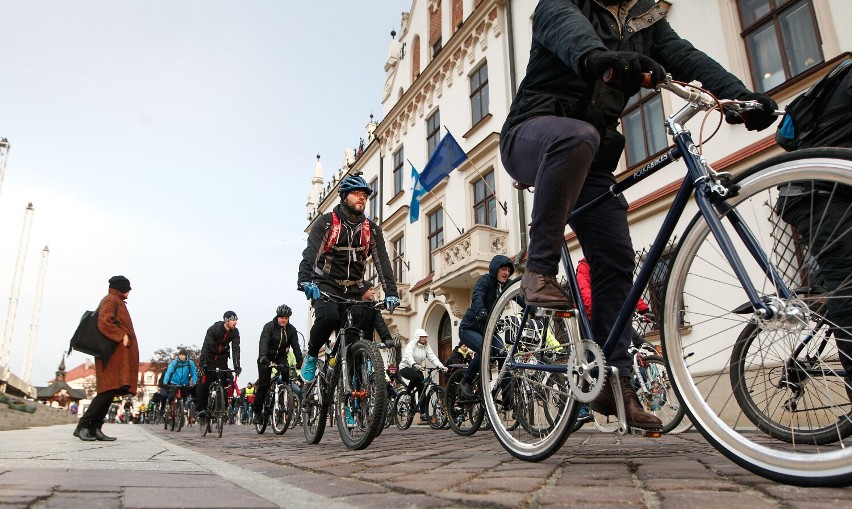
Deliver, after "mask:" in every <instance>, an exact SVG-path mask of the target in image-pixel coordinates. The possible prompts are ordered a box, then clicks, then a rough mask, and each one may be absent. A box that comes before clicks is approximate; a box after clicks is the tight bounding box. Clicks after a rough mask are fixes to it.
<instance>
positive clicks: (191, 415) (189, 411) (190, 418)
mask: <svg viewBox="0 0 852 509" xmlns="http://www.w3.org/2000/svg"><path fill="white" fill-rule="evenodd" d="M196 420H197V417H196V415H195V404H193V403H192V401H189V402H188V403H187V405H186V425H187V427H190V428H191V427H193V426H195V421H196Z"/></svg>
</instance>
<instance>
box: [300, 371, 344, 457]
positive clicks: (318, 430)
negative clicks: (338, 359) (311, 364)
mask: <svg viewBox="0 0 852 509" xmlns="http://www.w3.org/2000/svg"><path fill="white" fill-rule="evenodd" d="M335 371H336V370H335ZM335 378H336V377H335V376H334V371H333V372H332V375H331V380H328V381H326V379H325V374H324V373H323V370H320V368H319V366H317V377H316V378H315V379H314V381H313V383H311V384H309V386H307V388H305V389H303V390H304V391H305V392H304V398H303V399H302V428H304V432H305V440H306V441H307V442H308V443H309V444H318V443H320V440H322V436H323V434H324V433H325V426H326V424H327V423H328V408H329V406H330V405H331V401H329V399H330V398H331V391H330V390H329V386H330V387H334V386H335Z"/></svg>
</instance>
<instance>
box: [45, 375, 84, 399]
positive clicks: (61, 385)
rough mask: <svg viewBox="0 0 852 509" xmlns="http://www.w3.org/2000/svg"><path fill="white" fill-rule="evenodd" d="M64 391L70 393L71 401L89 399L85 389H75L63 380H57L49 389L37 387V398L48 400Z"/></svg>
mask: <svg viewBox="0 0 852 509" xmlns="http://www.w3.org/2000/svg"><path fill="white" fill-rule="evenodd" d="M62 389H65V392H67V393H68V396H70V397H71V399H86V397H87V396H86V391H84V390H83V389H75V388H73V387H71V386H70V385H68V384H67V383H65V382H64V381H62V380H57V381H55V382H53V383H52V384H50V385H48V386H47V387H36V388H35V390H36V393H37V396H36V397H37V398H38V399H47V398H50V397H52V396H54V395H55V394H58V393H59V391H61V390H62Z"/></svg>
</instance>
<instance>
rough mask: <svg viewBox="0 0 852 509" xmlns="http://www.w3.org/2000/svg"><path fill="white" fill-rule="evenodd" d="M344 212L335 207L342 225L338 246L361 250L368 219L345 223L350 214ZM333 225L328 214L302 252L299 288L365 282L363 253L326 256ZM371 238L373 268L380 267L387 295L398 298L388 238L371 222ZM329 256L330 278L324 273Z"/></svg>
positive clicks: (378, 268)
mask: <svg viewBox="0 0 852 509" xmlns="http://www.w3.org/2000/svg"><path fill="white" fill-rule="evenodd" d="M341 208H342V207H341V205H337V206H336V207H334V212H335V213H336V214H337V217H339V218H340V221H341V231H340V235H339V236H338V237H337V245H338V246H342V247H359V246H361V225H362V224H363V220H364V216H363V215H362V216H361V217H360V219H358V220H357V221H347V220H346V219H345V218H346V214H345V213H344V212H342V211H341ZM331 225H332V219H331V212H328V213H326V214H323V215H322V216H321V217H320V218H319V219H317V221H316V222H315V223H314V227H313V228H311V233H310V235H309V236H308V246H307V247H306V248H305V250H304V251H303V252H302V262H301V263H300V264H299V279H298V283H299V285H301V283H307V282H309V281H315V282H320V281H324V282H327V283H331V284H335V283H334V280H349V281H355V280H357V281H360V280H362V279H364V267H365V265H366V263H365V262H366V260H365V259H364V258H363V257H362V256H361V255H360V254H359V253H355V254H353V252H351V251H334V250H332V251H329V252H328V253H325V252H322V246H323V245H324V244H325V242H326V240H327V239H328V237H329V236H330V235H331ZM370 236H371V239H370V256H371V257H372V259H373V265H374V266H375V267H376V273H377V274H378V276H379V281H380V282H381V283H382V288H384V291H385V295H387V296H393V297H398V296H399V294H398V293H397V290H396V281H395V280H394V275H393V269H391V263H390V259H389V258H388V252H387V249H386V248H385V237H384V235H383V234H382V229H381V228H379V226H378V225H376V224H375V223H374V222H373V221H370ZM329 256H331V257H332V261H331V272H330V273H329V274H328V276H326V275H325V274H323V273H322V267H323V266H324V265H325V262H326V257H329ZM336 286H339V285H336ZM297 289H298V290H301V289H302V288H301V286H298V288H297Z"/></svg>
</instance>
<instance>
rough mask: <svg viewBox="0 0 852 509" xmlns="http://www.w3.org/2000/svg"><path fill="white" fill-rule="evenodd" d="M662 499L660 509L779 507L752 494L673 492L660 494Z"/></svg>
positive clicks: (759, 508) (766, 508)
mask: <svg viewBox="0 0 852 509" xmlns="http://www.w3.org/2000/svg"><path fill="white" fill-rule="evenodd" d="M660 498H661V501H660V509H682V508H684V507H700V508H701V509H731V508H732V507H747V508H748V509H770V508H772V509H774V508H776V507H777V504H773V503H772V502H770V501H767V500H765V499H763V498H761V497H760V496H758V495H756V494H752V493H729V492H723V491H722V492H714V493H708V492H706V491H673V492H663V493H660Z"/></svg>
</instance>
